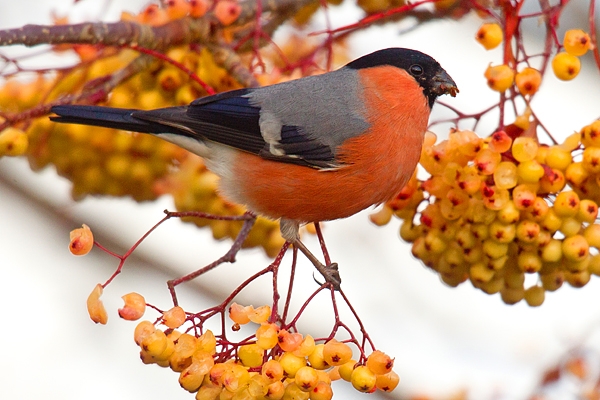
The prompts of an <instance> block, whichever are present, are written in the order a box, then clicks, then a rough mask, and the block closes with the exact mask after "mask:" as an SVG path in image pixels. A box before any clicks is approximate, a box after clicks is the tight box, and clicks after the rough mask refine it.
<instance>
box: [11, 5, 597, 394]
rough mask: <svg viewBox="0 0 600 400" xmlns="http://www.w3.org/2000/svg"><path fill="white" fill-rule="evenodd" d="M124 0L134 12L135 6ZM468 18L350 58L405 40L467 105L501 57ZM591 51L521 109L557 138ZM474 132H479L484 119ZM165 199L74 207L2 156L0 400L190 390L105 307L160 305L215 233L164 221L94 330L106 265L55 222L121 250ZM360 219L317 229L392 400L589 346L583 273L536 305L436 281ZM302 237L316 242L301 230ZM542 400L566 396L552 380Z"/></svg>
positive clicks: (485, 96)
mask: <svg viewBox="0 0 600 400" xmlns="http://www.w3.org/2000/svg"><path fill="white" fill-rule="evenodd" d="M70 3H71V2H70V1H57V0H54V1H41V0H21V1H20V2H18V3H13V5H11V6H10V7H6V6H5V7H3V12H2V13H0V26H1V27H3V28H4V27H17V26H20V25H22V24H25V23H48V22H49V21H50V19H49V15H50V14H49V13H50V10H58V11H59V14H62V13H64V12H66V11H67V10H70V9H71V4H70ZM83 3H84V4H82V5H79V6H78V7H76V9H75V12H74V13H73V14H72V15H73V16H74V18H75V19H74V20H77V19H78V20H84V19H86V18H93V17H96V16H98V15H99V11H98V9H95V8H94V7H93V6H94V4H89V5H86V4H85V3H94V2H83ZM100 3H101V2H100ZM581 3H582V2H579V3H575V4H574V5H572V6H571V8H572V9H573V11H574V12H576V13H579V15H581V16H583V15H584V14H585V10H584V9H583V8H581V9H577V7H583V6H584V5H581ZM127 4H130V5H129V9H130V10H132V11H135V10H138V9H139V8H140V7H141V5H142V4H143V2H142V1H137V2H133V1H130V2H127ZM86 7H87V8H86ZM108 15H109V18H113V19H114V18H115V16H117V15H118V12H116V11H115V9H113V8H111V11H110V12H109V13H108ZM359 15H360V13H359V12H358V11H356V10H353V9H352V7H344V9H343V11H340V10H339V9H333V11H332V17H333V25H334V26H340V25H342V24H343V22H342V21H351V20H352V19H356V18H357V16H359ZM479 24H480V20H478V19H477V18H474V17H473V18H466V19H463V20H461V21H459V22H452V21H446V22H434V23H430V24H428V25H427V26H426V28H424V29H417V30H414V31H411V32H410V33H408V34H404V35H401V36H400V35H398V31H399V29H400V28H398V27H396V28H386V29H383V28H373V29H370V30H369V31H368V32H365V33H361V34H360V35H358V36H356V38H354V39H353V40H351V41H350V44H351V48H352V51H353V53H354V55H356V56H359V55H362V54H365V53H367V52H369V51H371V50H375V49H378V48H383V47H390V46H402V47H413V48H417V49H419V50H421V51H424V52H426V53H428V54H430V55H432V56H433V57H434V58H436V59H437V60H438V61H440V63H441V64H442V65H443V66H444V67H445V69H446V70H447V71H448V72H449V73H450V74H451V75H452V77H453V78H454V80H455V81H456V82H457V84H458V86H459V88H460V90H461V92H460V95H459V96H458V97H457V98H456V99H450V98H444V99H443V100H444V101H445V102H448V103H449V104H452V105H453V106H455V107H459V108H461V107H462V108H463V109H469V110H472V111H476V110H478V109H481V108H482V107H483V105H486V104H492V103H493V102H494V101H495V100H496V95H495V94H494V93H493V92H491V91H490V90H488V89H486V88H485V82H484V78H483V71H484V69H485V67H486V66H487V64H488V63H489V62H495V63H498V62H499V61H500V59H501V57H500V53H499V51H492V52H486V51H484V50H483V49H482V48H481V47H480V46H478V45H477V44H476V43H475V41H474V40H473V39H472V38H473V35H474V33H475V31H476V29H477V27H478V26H479ZM573 26H583V23H577V22H570V21H567V22H565V23H563V25H562V28H570V27H573ZM529 28H530V29H531V30H532V32H536V33H534V34H533V37H535V36H536V35H537V36H538V37H540V36H541V32H542V31H541V30H536V27H535V24H530V27H529ZM534 41H535V39H534ZM17 50H18V49H17ZM2 51H4V49H2ZM19 51H20V50H19ZM590 61H591V56H590V55H588V56H586V57H585V59H584V67H583V71H582V74H581V76H580V77H578V78H577V79H576V80H575V81H573V82H570V83H563V82H558V81H557V80H556V79H555V78H553V77H551V76H548V78H547V79H546V80H545V81H544V85H543V87H542V93H540V94H539V96H538V97H537V99H538V100H537V101H536V102H535V103H534V105H535V106H536V111H537V112H538V113H539V115H541V117H542V119H543V121H544V123H545V124H546V126H548V127H550V128H551V130H552V132H553V133H554V134H555V135H556V136H557V137H561V138H564V137H565V136H566V135H568V134H570V133H571V132H572V131H574V130H577V129H579V128H581V127H582V126H584V125H586V124H588V123H590V122H591V121H592V120H593V119H595V118H597V117H598V116H599V115H600V109H599V108H598V107H597V105H598V104H600V102H599V101H600V90H599V89H600V84H599V83H598V82H599V81H598V71H597V70H595V69H594V66H593V65H592V64H591V62H590ZM442 109H443V107H441V106H437V107H436V110H437V111H440V110H442ZM434 111H435V110H434ZM432 118H435V116H433V117H432ZM438 132H439V133H441V134H443V131H441V130H440V131H438ZM479 133H480V134H485V133H489V131H486V130H485V125H484V127H483V129H482V130H481V131H480V132H479ZM165 208H171V209H172V208H173V207H172V205H171V203H170V201H169V200H168V199H161V200H159V201H157V202H152V203H144V204H137V203H134V202H131V201H128V200H114V199H91V198H90V199H86V200H85V201H83V202H79V203H76V202H73V201H72V200H70V197H69V184H68V182H66V181H65V180H64V179H61V178H58V177H56V175H55V173H54V171H53V170H52V169H51V168H48V169H46V170H45V171H44V172H43V173H42V174H34V173H32V172H30V171H29V169H28V166H27V163H26V162H24V161H23V160H16V159H10V158H3V159H0V304H1V305H2V320H1V321H2V322H0V327H1V328H2V329H0V343H1V344H2V347H1V348H2V351H0V354H2V356H3V357H2V358H3V362H2V364H1V366H0V371H1V372H0V398H2V399H34V398H45V399H65V400H75V399H105V398H112V399H138V398H139V399H142V398H155V399H158V398H169V399H191V398H193V395H190V394H188V393H186V392H185V391H183V390H182V389H180V388H179V385H178V383H177V375H176V374H174V373H172V372H170V371H169V370H164V369H161V368H159V367H157V366H145V365H143V364H142V363H141V362H140V361H139V360H138V350H137V348H136V346H135V344H134V343H133V340H132V332H133V328H134V326H135V324H134V323H128V322H125V321H122V320H120V319H119V318H118V316H117V314H116V310H117V308H118V307H120V305H121V301H120V296H121V295H123V294H125V293H128V292H131V291H137V292H141V293H143V294H144V295H145V296H146V298H147V300H148V301H149V302H151V303H153V304H157V305H163V306H166V305H167V304H169V297H168V293H167V290H166V285H165V283H164V282H165V281H166V280H167V279H170V278H173V277H176V276H179V275H181V274H182V273H185V272H189V271H192V270H194V269H196V268H198V267H200V266H203V265H205V264H207V263H208V262H210V261H211V260H213V259H214V258H216V257H218V256H219V255H221V254H222V253H224V252H225V251H226V249H227V248H228V245H229V243H228V242H225V243H215V242H214V241H213V240H212V239H211V238H210V234H209V232H207V231H204V230H198V229H196V228H195V227H193V226H190V225H184V224H181V223H179V222H178V221H170V222H168V223H167V224H165V225H164V226H163V227H162V228H160V229H159V230H158V231H157V232H156V233H154V234H153V235H152V236H151V237H150V238H149V239H148V240H147V242H145V243H144V244H143V245H142V246H141V247H140V248H139V249H138V250H137V251H136V253H135V256H134V257H131V258H130V260H129V261H128V263H127V264H126V267H125V271H124V273H123V274H122V275H120V276H119V277H118V278H117V279H116V280H115V282H114V283H113V284H111V285H110V286H109V287H108V289H107V290H106V291H105V294H104V296H103V300H104V302H105V305H106V307H107V309H108V310H109V323H108V325H107V326H96V325H94V324H93V323H92V322H91V321H90V320H89V318H88V316H87V312H86V308H85V299H86V298H87V295H88V294H89V292H90V291H91V289H92V288H93V286H94V285H95V284H96V283H98V282H103V281H104V280H105V279H106V278H107V277H108V276H109V275H110V273H111V272H112V270H113V269H114V267H116V265H117V261H116V260H115V259H112V258H110V257H109V256H107V255H106V254H104V253H101V252H100V251H93V252H92V253H91V254H90V255H88V256H86V257H85V258H77V257H73V256H72V255H70V253H69V252H68V251H67V244H68V234H69V231H70V230H71V229H73V228H75V227H78V226H80V225H81V224H82V223H86V224H88V225H89V226H91V227H92V229H93V231H94V233H95V234H96V238H97V239H98V240H99V241H100V242H102V243H103V244H105V245H107V246H109V247H111V248H112V249H115V250H117V251H121V252H122V251H123V250H124V249H126V248H127V247H129V246H130V245H131V244H132V243H134V242H135V241H136V240H137V239H138V238H139V237H140V236H141V235H142V234H143V233H144V232H145V231H146V230H147V229H149V228H150V227H151V226H152V225H153V224H154V223H155V222H156V221H158V220H159V219H160V218H161V215H162V210H163V209H165ZM367 215H368V212H363V213H361V214H359V215H356V216H354V217H352V218H349V219H347V220H343V221H336V222H331V223H328V224H326V227H325V235H326V239H327V242H328V245H329V250H330V253H331V254H332V257H333V259H334V261H337V262H338V263H339V264H340V269H341V274H342V278H343V280H344V290H345V292H346V293H347V295H348V296H349V297H350V298H351V299H352V301H353V303H354V305H355V307H356V308H357V310H358V312H359V314H360V316H361V318H362V320H363V322H364V323H365V325H366V327H367V329H368V331H369V333H370V334H371V336H372V338H373V340H374V341H375V343H376V345H377V346H378V347H379V348H380V349H382V350H383V351H385V352H387V353H388V354H391V355H392V356H394V357H396V363H395V370H396V371H397V372H398V373H399V374H400V376H401V384H400V386H399V389H398V390H397V391H396V392H395V393H394V394H393V395H392V397H396V398H400V397H401V396H402V395H403V394H408V393H411V394H414V393H426V394H429V395H431V396H433V397H434V398H447V397H448V396H449V395H450V394H452V393H454V392H456V391H458V390H461V389H467V390H468V393H469V398H471V399H478V400H479V399H524V398H526V396H527V394H528V393H530V391H531V390H532V388H533V387H534V386H535V385H536V384H537V382H538V380H539V378H540V374H541V371H543V370H544V369H545V368H547V367H549V366H551V365H553V364H554V363H556V362H557V360H559V359H560V357H562V355H564V354H565V352H566V351H568V350H569V349H571V348H573V347H577V346H580V345H582V344H585V345H586V346H588V345H589V346H591V347H592V348H595V349H598V348H599V347H598V345H599V339H600V337H599V336H598V322H599V318H600V306H599V304H600V302H599V301H598V300H600V295H599V294H598V290H599V285H598V279H597V278H592V281H591V282H590V284H589V285H588V286H587V287H585V288H584V289H582V290H573V289H571V288H568V287H563V288H561V289H560V290H559V291H558V292H556V293H551V294H549V295H547V298H546V302H545V303H544V305H543V306H542V307H540V308H536V309H531V308H529V307H527V306H526V305H525V304H518V305H516V306H512V307H509V306H505V305H504V304H503V303H502V302H501V301H500V299H499V296H487V295H485V294H483V293H482V292H480V291H477V290H475V289H473V288H472V287H471V286H470V284H468V283H465V284H464V285H463V286H461V287H459V288H457V289H450V288H447V287H446V286H444V285H443V284H442V283H441V282H440V281H439V279H438V278H437V276H436V275H435V274H433V273H431V272H429V271H427V270H426V269H425V268H424V267H423V266H422V265H421V264H420V263H419V262H418V261H416V260H414V259H413V257H412V256H411V254H410V246H409V245H406V244H404V243H402V242H401V241H400V240H399V238H398V235H397V229H398V227H399V222H398V221H397V220H394V221H392V223H390V224H389V225H388V226H386V227H385V228H377V227H374V226H373V225H371V224H370V223H369V222H368V221H367ZM306 242H307V244H308V246H309V247H311V248H313V249H315V250H316V249H317V245H316V242H315V241H314V238H307V239H306ZM268 262H269V260H268V259H267V258H265V257H264V256H263V255H262V253H261V251H260V250H252V251H246V252H243V253H242V254H241V255H240V256H239V258H238V262H237V263H236V264H235V265H227V266H223V267H221V268H220V269H219V270H217V271H214V272H211V273H210V274H208V275H206V276H204V277H202V278H201V279H199V280H198V282H195V283H193V284H190V285H186V287H185V288H183V290H182V292H181V293H182V294H181V295H182V299H183V301H184V304H183V305H184V307H186V308H187V309H190V310H194V309H195V310H201V309H203V308H206V307H207V306H210V305H212V304H215V303H217V302H219V301H220V299H222V298H223V297H224V296H225V295H226V294H227V293H229V291H231V290H232V289H233V288H234V287H235V286H236V285H237V284H238V283H239V282H241V281H242V280H243V279H245V277H247V276H249V275H250V274H251V272H254V271H258V270H259V269H261V268H263V267H264V266H266V265H267V263H268ZM311 268H312V267H310V266H309V265H308V263H307V262H304V260H303V262H301V265H300V267H299V275H300V276H299V281H298V282H299V283H298V285H297V292H296V294H297V295H298V300H300V299H302V298H303V297H302V296H301V294H308V293H310V292H312V290H314V288H315V285H314V282H312V277H311V273H312V271H311ZM265 285H266V283H265ZM257 298H258V300H260V299H263V300H264V301H263V303H264V302H267V301H268V298H267V297H265V295H264V294H261V293H258V294H256V293H255V294H252V293H245V294H244V295H243V296H242V298H241V301H240V302H242V303H244V302H246V303H248V302H254V303H255V305H260V304H259V301H258V300H257ZM244 300H245V301H244ZM327 304H328V303H327V301H323V303H322V309H325V310H328V307H327ZM314 312H315V313H316V314H314V315H315V318H314V320H313V321H308V320H306V319H305V320H303V324H302V327H303V332H305V333H306V332H324V330H325V329H327V327H328V326H329V325H325V326H324V325H323V322H322V321H327V324H328V323H329V321H330V320H331V319H330V318H329V314H327V313H325V314H323V315H319V314H318V313H319V312H321V311H320V310H317V309H315V310H314ZM150 315H152V314H150ZM348 321H350V320H349V319H348ZM594 345H595V347H594ZM599 359H600V358H599V357H597V356H596V357H595V360H596V361H598V360H599ZM348 387H349V385H348V384H339V385H335V386H334V390H335V391H336V395H337V398H339V399H344V398H358V397H364V396H366V395H360V394H358V393H357V392H355V391H353V390H352V389H348ZM370 398H376V396H371V397H370ZM554 398H557V399H569V398H574V397H572V395H571V394H570V391H569V387H565V388H563V390H562V391H560V393H558V394H555V397H554Z"/></svg>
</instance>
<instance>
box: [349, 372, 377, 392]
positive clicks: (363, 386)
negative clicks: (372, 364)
mask: <svg viewBox="0 0 600 400" xmlns="http://www.w3.org/2000/svg"><path fill="white" fill-rule="evenodd" d="M350 383H352V386H354V388H355V389H356V390H358V391H359V392H366V393H368V392H371V391H372V390H373V389H375V385H376V384H377V376H376V375H375V374H374V373H373V371H371V370H370V369H369V368H367V367H366V366H364V365H359V366H358V367H356V368H354V370H353V371H352V377H351V379H350Z"/></svg>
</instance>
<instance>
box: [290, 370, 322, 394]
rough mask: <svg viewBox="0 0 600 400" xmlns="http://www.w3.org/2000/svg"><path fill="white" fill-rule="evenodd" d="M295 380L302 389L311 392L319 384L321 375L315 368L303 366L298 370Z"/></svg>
mask: <svg viewBox="0 0 600 400" xmlns="http://www.w3.org/2000/svg"><path fill="white" fill-rule="evenodd" d="M294 381H295V382H296V385H298V387H299V388H300V390H302V391H304V392H310V391H311V390H313V389H314V388H315V387H316V386H317V383H319V376H318V374H317V371H316V370H315V369H314V368H312V367H302V368H300V369H299V370H298V371H296V374H295V375H294Z"/></svg>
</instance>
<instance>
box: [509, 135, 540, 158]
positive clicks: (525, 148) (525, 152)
mask: <svg viewBox="0 0 600 400" xmlns="http://www.w3.org/2000/svg"><path fill="white" fill-rule="evenodd" d="M538 149H539V145H538V142H537V140H535V139H534V138H530V137H518V138H516V139H515V140H514V141H513V144H512V155H513V157H514V158H515V160H517V161H519V162H524V161H531V160H534V159H535V156H536V154H537V152H538Z"/></svg>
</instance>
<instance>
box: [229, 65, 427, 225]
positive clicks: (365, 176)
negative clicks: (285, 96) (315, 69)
mask: <svg viewBox="0 0 600 400" xmlns="http://www.w3.org/2000/svg"><path fill="white" fill-rule="evenodd" d="M360 76H361V80H362V84H363V85H364V87H365V90H364V98H363V99H362V100H363V101H364V104H365V107H366V108H367V112H366V115H368V116H369V118H368V122H369V123H370V125H371V126H370V128H369V129H368V130H367V131H366V132H365V133H364V134H362V135H360V136H358V137H356V138H353V139H350V140H347V141H346V142H345V143H344V144H343V145H342V146H340V147H339V148H338V153H337V154H338V158H339V160H340V161H341V162H342V163H344V164H347V165H345V166H344V167H342V168H340V169H337V170H332V171H319V170H316V169H313V168H308V167H303V166H298V165H293V164H288V163H281V162H275V161H269V160H265V159H262V158H259V157H257V156H255V155H252V154H247V153H239V154H238V155H237V156H236V160H235V162H234V166H233V176H234V177H236V180H238V182H237V184H236V186H237V188H236V196H234V197H236V200H237V201H240V200H244V201H243V202H244V203H245V204H246V205H247V206H248V207H249V208H250V209H252V210H254V211H256V212H259V213H261V214H263V215H266V216H269V217H271V218H280V217H285V218H289V219H295V220H299V221H303V222H312V221H326V220H333V219H338V218H345V217H348V216H350V215H353V214H355V213H357V212H359V211H361V210H363V209H365V208H368V207H369V206H372V205H374V204H379V203H381V202H384V201H386V200H388V199H390V198H391V197H392V196H394V195H395V194H396V193H398V192H399V191H400V189H402V187H403V186H404V185H405V184H406V182H407V181H408V179H409V178H410V176H411V175H412V173H413V171H414V169H415V167H416V165H417V162H418V161H419V157H420V153H421V145H422V142H423V134H424V132H425V130H426V128H427V121H428V119H429V107H428V106H427V100H426V98H425V96H424V95H423V92H422V90H421V88H420V86H419V85H418V84H417V82H416V81H415V80H414V79H412V78H411V77H409V76H408V74H407V73H406V72H405V71H402V70H399V69H397V68H394V67H387V66H386V67H378V68H370V69H367V70H361V72H360ZM340 118H342V119H343V116H340Z"/></svg>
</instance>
